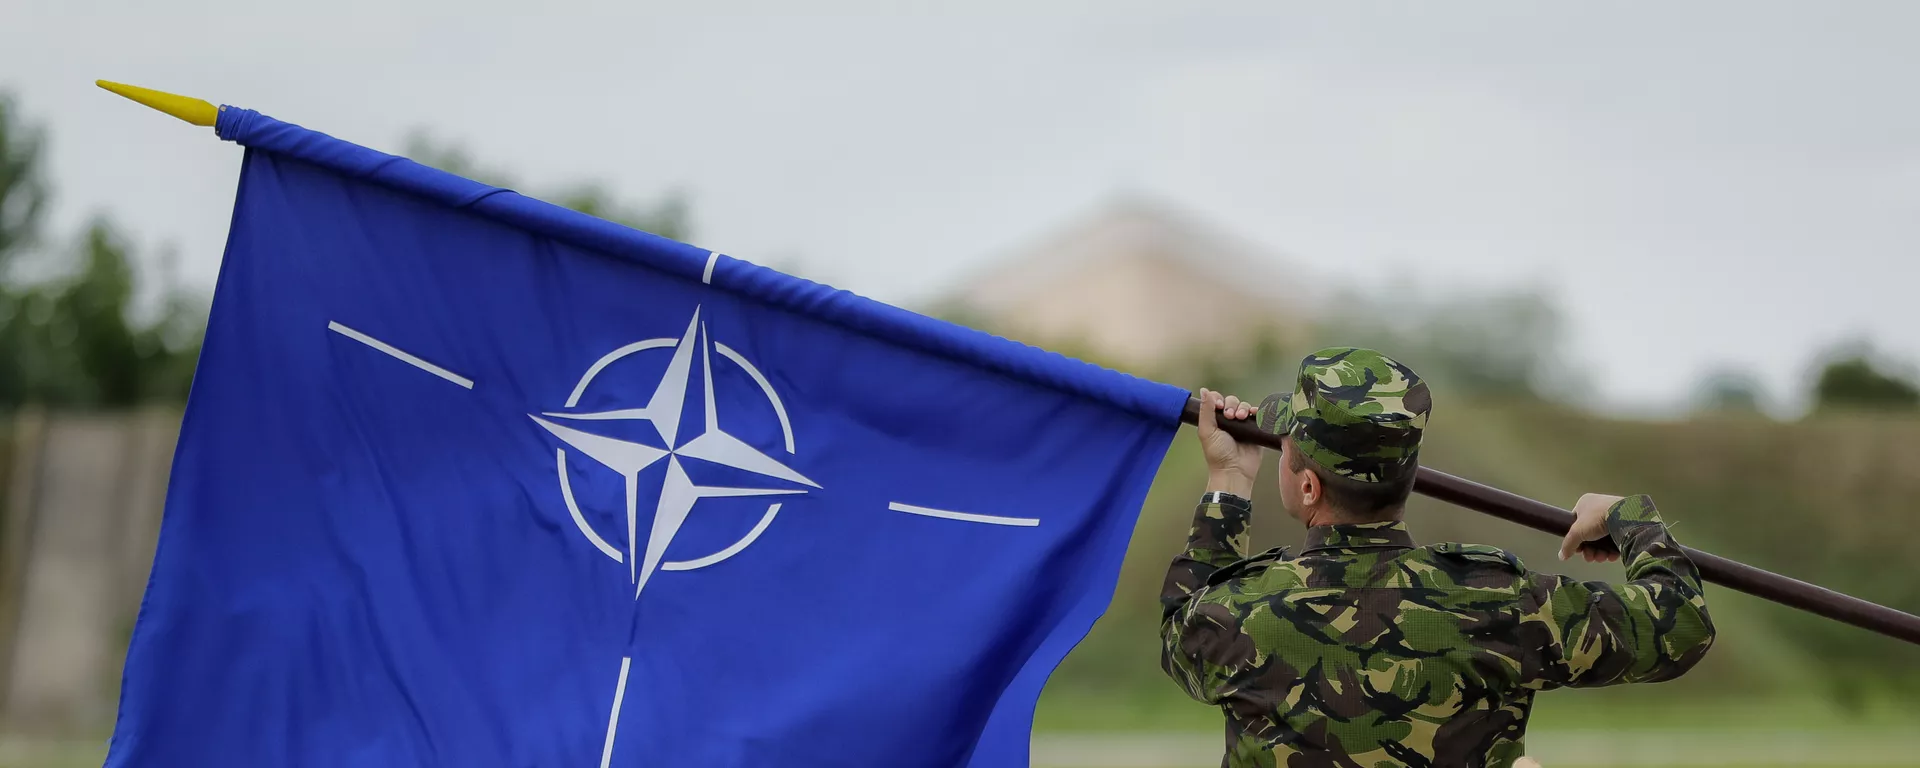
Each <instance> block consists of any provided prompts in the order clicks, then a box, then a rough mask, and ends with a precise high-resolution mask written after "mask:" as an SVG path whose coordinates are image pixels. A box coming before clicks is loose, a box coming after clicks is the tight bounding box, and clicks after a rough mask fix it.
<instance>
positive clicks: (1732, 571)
mask: <svg viewBox="0 0 1920 768" xmlns="http://www.w3.org/2000/svg"><path fill="white" fill-rule="evenodd" d="M1180 419H1181V420H1182V421H1184V422H1186V423H1188V424H1196V423H1198V422H1199V419H1200V400H1199V399H1198V398H1188V399H1187V408H1186V410H1185V411H1184V412H1183V413H1181V415H1180ZM1220 427H1221V428H1222V429H1225V430H1226V431H1227V434H1230V435H1233V437H1234V439H1235V440H1239V441H1241V442H1247V443H1255V444H1258V445H1261V446H1263V447H1266V448H1270V449H1273V450H1275V451H1278V450H1280V441H1281V438H1280V436H1279V435H1275V434H1272V433H1268V432H1262V431H1261V430H1260V429H1259V428H1257V427H1256V426H1254V423H1253V421H1252V420H1240V421H1221V422H1220ZM1413 490H1414V492H1416V493H1419V494H1422V495H1425V496H1430V497H1432V498H1435V499H1439V500H1441V501H1444V502H1447V503H1450V504H1455V505H1458V506H1462V507H1466V508H1467V509H1471V510H1473V511H1475V512H1481V513H1484V514H1488V515H1492V516H1494V517H1497V518H1500V519H1502V520H1507V521H1510V522H1515V523H1519V524H1521V525H1524V526H1526V527H1528V528H1532V529H1534V530H1537V531H1541V532H1544V533H1548V534H1552V535H1554V536H1565V535H1566V533H1567V529H1568V528H1571V527H1573V513H1572V512H1568V511H1566V510H1564V509H1561V508H1559V507H1556V506H1553V505H1551V504H1544V503H1541V502H1538V501H1534V500H1533V499H1529V498H1526V497H1524V496H1519V495H1516V494H1512V493H1508V492H1506V491H1503V490H1500V489H1498V488H1493V487H1490V486H1486V485H1481V484H1479V483H1476V482H1473V481H1471V480H1467V479H1464V478H1460V477H1455V476H1453V475H1449V474H1447V473H1445V472H1441V471H1439V470H1436V469H1433V468H1431V467H1421V468H1420V474H1419V476H1418V477H1416V478H1415V479H1414V483H1413ZM1594 544H1595V545H1598V546H1601V547H1602V548H1604V549H1608V550H1612V549H1613V548H1614V547H1613V543H1612V542H1611V541H1603V542H1595V543H1594ZM1680 549H1681V550H1682V551H1684V552H1686V554H1687V557H1688V558H1689V559H1691V560H1692V561H1693V564H1694V567H1696V568H1698V569H1700V577H1701V578H1702V579H1704V580H1706V581H1710V582H1713V583H1715V584H1719V585H1721V586H1723V587H1726V588H1728V589H1733V590H1737V591H1740V592H1745V593H1747V594H1749V595H1753V596H1755V597H1761V598H1765V599H1768V600H1772V601H1774V602H1776V603H1780V604H1782V605H1787V606H1792V607H1794V608H1798V609H1800V610H1803V611H1806V612H1808V613H1812V614H1814V615H1817V616H1823V617H1826V618H1829V619H1833V620H1835V621H1841V622H1845V623H1848V624H1852V625H1854V626H1856V627H1860V628H1862V629H1867V630H1871V631H1874V632H1878V633H1880V634H1883V635H1886V636H1888V637H1893V638H1898V639H1901V640H1905V641H1907V642H1909V643H1914V644H1917V645H1920V616H1915V615H1913V614H1910V613H1906V612H1903V611H1897V610H1894V609H1892V608H1888V607H1886V606H1884V605H1880V604H1878V603H1870V602H1867V601H1865V600H1861V599H1860V598H1857V597H1853V596H1851V595H1844V594H1841V593H1839V592H1835V591H1833V590H1831V589H1827V588H1825V587H1822V586H1819V585H1816V584H1808V583H1807V582H1804V581H1800V580H1798V579H1791V578H1788V577H1786V576H1781V575H1779V574H1777V573H1772V572H1769V571H1763V570H1761V569H1759V568H1755V567H1753V566H1751V565H1747V564H1746V563H1741V562H1738V561H1734V560H1729V559H1727V558H1724V557H1721V556H1719V555H1715V554H1710V553H1707V552H1702V551H1700V550H1697V549H1694V548H1692V547H1686V546H1682V547H1681V548H1680Z"/></svg>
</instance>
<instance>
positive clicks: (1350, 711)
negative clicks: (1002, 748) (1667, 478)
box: [1161, 347, 1713, 768]
mask: <svg viewBox="0 0 1920 768" xmlns="http://www.w3.org/2000/svg"><path fill="white" fill-rule="evenodd" d="M1200 397H1201V407H1200V423H1199V436H1200V442H1201V445H1202V447H1203V448H1204V449H1205V453H1206V457H1207V466H1208V470H1209V477H1208V485H1207V492H1206V494H1205V495H1204V496H1202V497H1201V499H1200V504H1199V507H1198V509H1197V510H1195V512H1194V520H1193V530H1192V534H1191V535H1190V536H1189V537H1188V540H1187V551H1186V552H1185V553H1183V554H1181V555H1180V556H1179V557H1177V558H1175V559H1174V561H1173V565H1172V567H1171V568H1169V569H1168V571H1167V579H1166V586H1165V589H1164V590H1163V591H1162V593H1161V604H1162V606H1163V607H1164V610H1165V616H1164V619H1163V621H1162V623H1161V636H1162V639H1163V641H1164V650H1163V655H1162V661H1161V666H1162V668H1163V669H1164V670H1165V671H1166V673H1167V674H1168V675H1169V676H1171V677H1172V678H1173V680H1174V681H1175V682H1176V683H1178V684H1179V685H1180V687H1181V689H1183V690H1185V691H1186V692H1187V694H1188V695H1190V696H1192V697H1193V698H1195V699H1198V700H1200V701H1202V702H1205V703H1208V704H1213V705H1216V706H1218V707H1220V709H1221V711H1222V712H1223V713H1225V715H1226V720H1227V728H1226V731H1227V740H1226V756H1225V757H1224V758H1223V759H1222V762H1221V765H1223V766H1228V767H1229V768H1240V767H1241V766H1276V765H1287V766H1352V767H1353V768H1362V767H1365V768H1375V767H1376V766H1389V765H1392V766H1483V765H1484V766H1509V765H1513V764H1514V763H1515V761H1516V760H1520V759H1521V756H1522V754H1523V753H1524V751H1525V737H1526V727H1527V715H1528V714H1529V713H1530V712H1531V711H1532V710H1533V697H1534V694H1535V693H1536V692H1538V691H1543V690H1550V689H1553V688H1559V687H1562V686H1566V687H1592V686H1602V685H1613V684H1618V683H1644V682H1657V681H1661V680H1670V679H1672V678H1675V677H1678V676H1680V675H1681V674H1682V673H1684V672H1686V671H1687V670H1688V669H1691V668H1692V667H1693V665H1694V664H1695V663H1697V662H1699V661H1700V659H1701V657H1703V656H1705V655H1706V653H1707V649H1708V647H1709V646H1711V645H1712V643H1713V622H1712V621H1711V620H1710V619H1709V617H1708V615H1707V605H1706V600H1705V599H1704V598H1703V597H1702V595H1701V591H1700V578H1699V574H1698V573H1697V572H1696V571H1695V569H1694V566H1693V563H1692V562H1691V561H1689V560H1688V559H1687V556H1686V555H1685V554H1683V553H1682V552H1681V550H1680V547H1679V546H1678V545H1677V544H1675V543H1674V541H1673V538H1672V537H1671V536H1669V535H1668V534H1667V529H1666V526H1665V524H1664V523H1662V522H1661V520H1660V515H1659V513H1658V512H1657V511H1655V509H1654V506H1653V501H1652V500H1651V499H1649V498H1648V497H1646V496H1630V497H1626V498H1621V497H1617V496H1600V495H1595V494H1588V495H1586V496H1583V497H1581V499H1580V501H1579V503H1578V504H1576V505H1574V514H1575V517H1576V519H1575V521H1574V524H1573V527H1572V529H1571V530H1569V531H1568V532H1567V536H1566V539H1565V540H1564V541H1563V542H1562V543H1561V547H1560V559H1562V560H1565V559H1567V558H1568V557H1569V556H1571V555H1572V554H1574V553H1575V552H1580V553H1582V554H1583V555H1585V557H1586V559H1587V560H1588V561H1599V560H1614V559H1619V558H1621V557H1624V558H1625V561H1626V569H1627V579H1628V581H1627V583H1626V584H1625V585H1612V584H1607V583H1604V582H1597V581H1592V582H1580V581H1575V580H1573V579H1571V578H1568V577H1565V576H1558V575H1554V574H1548V573H1541V572H1538V571H1533V570H1529V569H1528V568H1527V567H1526V566H1525V565H1523V564H1522V563H1521V562H1520V559H1519V558H1517V557H1514V556H1513V555H1512V554H1511V553H1508V552H1505V551H1503V550H1500V549H1497V548H1494V547H1489V546H1481V545H1474V544H1452V543H1447V544H1431V545H1426V546H1421V545H1419V544H1416V543H1414V540H1413V538H1412V536H1411V534H1409V533H1408V530H1407V525H1406V523H1405V521H1404V520H1402V513H1403V510H1404V508H1405V505H1406V500H1407V496H1408V494H1409V493H1410V492H1411V491H1412V490H1413V479H1414V474H1415V468H1416V467H1417V466H1418V464H1419V453H1420V437H1421V432H1422V431H1423V430H1424V429H1425V428H1426V423H1427V413H1428V411H1429V410H1430V409H1431V407H1432V404H1433V397H1432V395H1431V393H1430V392H1429V390H1428V387H1427V385H1426V383H1424V382H1422V381H1421V380H1420V379H1419V377H1418V376H1416V375H1415V374H1414V372H1413V371H1412V370H1410V369H1408V368H1407V367H1406V366H1404V365H1401V364H1400V363H1398V362H1395V361H1393V360H1391V359H1388V358H1387V357H1386V356H1384V355H1382V354H1380V353H1379V352H1375V351H1373V350H1368V349H1354V348H1344V347H1343V348H1334V349H1325V350H1321V351H1319V352H1316V353H1314V354H1312V355H1309V356H1307V358H1306V359H1305V360H1303V361H1302V362H1301V365H1300V375H1299V379H1298V385H1297V388H1296V389H1295V390H1294V391H1293V392H1292V393H1290V394H1279V395H1274V396H1271V397H1268V398H1267V399H1266V400H1265V401H1264V402H1262V403H1261V404H1260V406H1259V408H1258V409H1257V416H1258V421H1257V422H1256V423H1257V424H1258V425H1259V427H1260V428H1261V429H1263V430H1266V431H1269V432H1273V433H1275V434H1279V435H1283V436H1284V437H1285V440H1284V445H1285V448H1284V450H1282V451H1281V455H1280V461H1279V475H1280V499H1281V502H1282V505H1283V506H1285V507H1286V509H1287V513H1288V514H1290V515H1292V516H1293V517H1294V518H1295V519H1297V520H1299V521H1300V522H1301V523H1302V524H1304V525H1306V526H1307V537H1306V541H1305V542H1304V543H1303V544H1302V545H1301V547H1300V549H1299V551H1297V552H1295V551H1289V550H1288V549H1287V548H1285V547H1278V548H1275V549H1272V550H1268V551H1266V552H1263V553H1261V554H1258V555H1254V556H1252V557H1248V556H1247V546H1248V532H1247V529H1248V524H1249V518H1251V516H1252V514H1253V507H1252V503H1251V502H1250V501H1249V499H1250V498H1251V497H1252V495H1253V482H1254V478H1255V475H1257V474H1258V472H1259V467H1260V448H1259V446H1254V445H1241V444H1239V443H1238V442H1236V441H1235V440H1234V439H1233V438H1232V437H1231V436H1229V435H1228V434H1227V433H1226V432H1225V431H1223V430H1221V429H1220V428H1219V426H1218V419H1219V418H1228V419H1235V420H1239V419H1245V418H1248V417H1250V416H1254V415H1256V409H1255V408H1254V406H1253V405H1252V404H1251V403H1246V402H1242V401H1241V400H1240V399H1239V398H1235V397H1225V398H1223V397H1222V396H1221V395H1220V394H1219V393H1216V392H1211V391H1208V390H1204V389H1203V390H1201V391H1200ZM1216 412H1218V415H1216ZM1609 536H1610V537H1612V540H1613V543H1614V544H1616V545H1617V546H1618V548H1619V550H1620V552H1619V554H1614V553H1610V552H1607V553H1603V552H1600V551H1598V550H1592V549H1587V548H1583V547H1582V545H1583V544H1585V543H1586V542H1589V541H1598V540H1600V539H1602V538H1605V537H1609ZM1281 756H1284V759H1281Z"/></svg>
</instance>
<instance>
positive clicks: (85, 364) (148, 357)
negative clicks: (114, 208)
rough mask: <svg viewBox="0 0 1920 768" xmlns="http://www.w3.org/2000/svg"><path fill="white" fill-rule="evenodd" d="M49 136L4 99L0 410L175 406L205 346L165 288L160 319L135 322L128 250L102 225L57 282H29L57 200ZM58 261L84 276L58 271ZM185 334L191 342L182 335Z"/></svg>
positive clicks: (0, 131) (177, 297)
mask: <svg viewBox="0 0 1920 768" xmlns="http://www.w3.org/2000/svg"><path fill="white" fill-rule="evenodd" d="M43 135H44V134H43V131H42V130H41V129H40V128H39V127H38V126H34V125H31V124H29V123H28V121H27V120H26V119H25V118H24V117H22V115H21V113H20V111H19V109H18V108H17V107H16V106H15V104H14V102H13V100H12V99H11V98H10V97H8V96H7V95H5V94H0V408H12V407H17V406H19V405H21V404H22V403H26V402H39V403H45V404H49V405H92V406H124V405H132V404H135V403H138V402H142V401H144V400H148V399H153V398H169V399H177V398H179V397H181V396H183V395H184V394H185V391H186V385H187V382H189V381H190V380H191V378H192V359H193V357H194V356H195V355H196V354H197V347H198V345H199V341H198V333H197V328H196V325H195V324H194V323H193V322H192V321H191V320H190V319H187V318H189V317H190V315H189V313H188V308H189V307H190V306H192V305H193V302H191V301H189V300H187V298H186V297H185V296H183V295H182V294H181V293H180V292H179V291H178V290H177V289H175V288H174V287H173V286H172V285H170V284H169V285H166V286H163V289H162V291H161V292H160V293H161V301H160V311H159V312H158V313H157V314H158V317H157V318H156V319H153V320H150V321H148V322H145V323H137V322H135V321H134V320H133V319H132V318H133V311H132V310H133V307H132V304H133V301H134V297H135V294H136V279H135V278H136V274H135V272H134V270H133V266H132V260H131V258H130V256H129V246H128V245H127V244H126V243H125V241H124V239H123V238H121V237H119V236H118V235H117V234H116V233H115V231H114V228H113V225H112V224H111V223H110V222H108V221H107V220H105V219H104V218H101V219H96V220H95V221H93V222H92V223H91V224H89V226H88V228H87V230H86V232H85V233H84V235H83V236H82V238H81V240H80V243H79V244H78V245H77V246H75V247H73V248H72V250H71V251H70V253H71V255H72V257H73V258H71V259H56V260H55V261H56V263H55V264H54V266H55V268H56V270H55V271H56V272H63V273H62V274H58V275H57V276H56V277H54V278H52V279H49V280H44V281H40V282H29V281H26V280H24V279H23V278H22V277H21V276H20V269H19V268H18V267H19V265H20V264H19V262H20V261H21V259H22V258H23V257H33V256H43V255H47V254H46V253H45V250H46V244H45V243H44V241H43V238H42V236H41V230H42V227H43V225H44V216H45V213H46V204H47V201H48V199H49V198H50V197H51V195H52V192H51V188H50V185H49V184H48V182H47V181H46V177H45V174H44V170H43V169H44V166H45V156H44V151H45V146H46V143H45V141H44V139H43ZM61 262H64V263H67V264H77V268H69V269H67V270H64V271H63V270H59V269H58V267H59V266H61V265H62V264H61ZM181 325H185V326H186V327H187V330H188V332H187V333H184V334H183V333H180V332H179V326H181Z"/></svg>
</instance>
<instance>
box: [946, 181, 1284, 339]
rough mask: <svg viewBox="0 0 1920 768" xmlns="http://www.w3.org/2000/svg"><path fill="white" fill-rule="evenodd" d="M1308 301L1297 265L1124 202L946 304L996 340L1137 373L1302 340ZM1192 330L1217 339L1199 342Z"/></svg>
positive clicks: (982, 276)
mask: <svg viewBox="0 0 1920 768" xmlns="http://www.w3.org/2000/svg"><path fill="white" fill-rule="evenodd" d="M1312 293H1313V291H1312V286H1311V285H1310V284H1309V282H1308V281H1307V280H1306V279H1305V277H1304V275H1302V273H1301V272H1300V271H1299V270H1297V269H1296V268H1294V267H1293V266H1292V262H1291V260H1289V259H1283V258H1281V257H1279V256H1277V255H1275V254H1274V253H1273V252H1272V251H1269V250H1267V249H1265V248H1261V247H1259V246H1257V245H1254V244H1253V243H1251V242H1248V241H1246V240H1243V239H1241V238H1238V237H1235V236H1233V235H1230V234H1227V233H1226V232H1224V231H1222V230H1220V229H1217V228H1214V227H1211V226H1208V225H1206V224H1204V223H1202V222H1201V221H1200V220H1199V219H1198V218H1197V217H1194V216H1191V215H1189V214H1186V213H1184V212H1181V211H1179V210H1177V209H1175V208H1174V207H1172V206H1170V205H1167V204H1165V203H1161V202H1158V201H1153V200H1149V199H1146V198H1143V197H1140V196H1137V195H1127V196H1121V197H1117V198H1115V199H1113V200H1111V201H1109V202H1108V204H1107V205H1105V206H1103V207H1102V208H1100V209H1099V210H1097V211H1095V212H1094V213H1093V214H1091V215H1089V216H1087V217H1084V218H1082V219H1080V220H1079V221H1076V222H1073V223H1072V224H1070V225H1069V226H1067V227H1064V228H1063V229H1061V230H1058V231H1056V232H1055V233H1053V234H1052V235H1050V236H1048V237H1045V238H1043V239H1041V240H1040V241H1039V242H1037V243H1036V244H1035V245H1033V246H1031V247H1028V248H1024V249H1021V250H1019V251H1016V252H1015V253H1014V254H1013V255H1012V256H1011V257H1009V258H1006V259H1003V260H1001V261H999V262H998V263H996V264H993V265H991V266H989V267H988V268H987V269H985V270H982V271H981V272H978V273H976V274H975V275H974V276H973V277H972V278H970V279H965V280H962V281H961V282H960V283H959V285H958V286H957V288H956V289H955V290H954V291H952V292H951V293H949V294H948V295H947V297H946V299H945V301H944V302H943V303H944V305H946V306H948V307H953V306H956V305H957V306H958V307H960V308H964V310H965V311H966V312H967V313H968V314H969V315H970V316H973V317H975V318H976V319H977V320H976V321H977V322H981V323H982V324H983V326H984V327H987V328H989V329H991V330H993V331H994V332H996V333H1001V334H1003V335H1007V336H1010V337H1012V338H1016V339H1019V340H1021V341H1025V342H1027V343H1031V344H1038V345H1041V346H1049V347H1057V346H1061V345H1065V346H1068V347H1071V348H1073V349H1077V350H1081V351H1082V353H1083V354H1091V355H1095V356H1097V357H1099V358H1100V359H1103V360H1105V361H1107V362H1110V363H1112V364H1115V365H1120V366H1123V367H1128V368H1132V369H1134V370H1136V371H1139V370H1145V369H1149V368H1153V367H1156V366H1160V365H1163V364H1168V363H1175V362H1177V361H1178V360H1180V359H1182V358H1191V357H1192V356H1193V355H1195V354H1196V353H1200V354H1218V353H1220V351H1221V350H1225V353H1226V354H1238V353H1237V352H1234V351H1233V350H1234V349H1235V348H1240V347H1246V346H1248V344H1249V341H1250V340H1251V339H1253V338H1255V337H1258V336H1263V335H1265V336H1269V337H1270V336H1271V335H1272V334H1275V333H1279V334H1282V335H1292V334H1297V333H1299V332H1302V331H1304V328H1305V325H1304V323H1302V322H1300V319H1301V318H1302V317H1304V316H1306V315H1307V314H1308V313H1309V312H1310V309H1309V307H1308V306H1307V305H1308V303H1309V302H1311V301H1312V299H1311V298H1310V297H1311V296H1312ZM1195 328H1205V329H1208V330H1209V333H1207V334H1202V336H1205V337H1206V338H1200V339H1196V334H1195V331H1194V329H1195Z"/></svg>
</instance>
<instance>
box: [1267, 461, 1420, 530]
mask: <svg viewBox="0 0 1920 768" xmlns="http://www.w3.org/2000/svg"><path fill="white" fill-rule="evenodd" d="M1289 442H1291V441H1289ZM1419 466H1420V461H1419V459H1418V458H1415V459H1413V460H1412V461H1409V462H1408V463H1407V465H1406V467H1405V470H1404V471H1405V474H1404V475H1402V476H1400V478H1399V479H1396V480H1390V481H1383V482H1378V483H1367V482H1362V481H1359V480H1355V479H1353V478H1351V477H1342V476H1340V475H1336V474H1334V473H1332V472H1329V471H1327V470H1326V469H1325V468H1323V467H1321V466H1319V465H1317V464H1313V463H1312V462H1310V461H1308V460H1307V455H1306V454H1305V453H1302V452H1300V450H1299V448H1298V447H1295V448H1294V450H1291V451H1288V452H1287V468H1288V469H1291V470H1293V471H1295V472H1299V471H1302V470H1307V469H1311V470H1314V472H1313V474H1314V476H1315V477H1318V478H1320V487H1321V488H1322V489H1324V490H1325V493H1326V495H1327V504H1328V505H1329V506H1331V507H1333V509H1334V511H1335V512H1337V513H1339V514H1340V516H1342V517H1345V518H1348V519H1350V520H1352V521H1353V522H1357V523H1372V522H1380V521H1382V520H1387V519H1390V518H1391V517H1392V515H1389V514H1387V513H1388V512H1392V511H1394V510H1396V509H1399V508H1400V507H1404V506H1406V504H1407V497H1409V496H1412V495H1413V479H1414V475H1416V474H1418V473H1417V472H1416V470H1418V469H1419Z"/></svg>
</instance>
